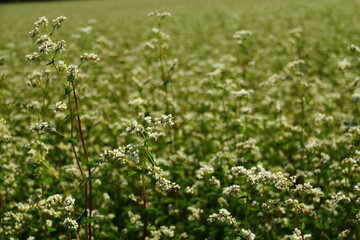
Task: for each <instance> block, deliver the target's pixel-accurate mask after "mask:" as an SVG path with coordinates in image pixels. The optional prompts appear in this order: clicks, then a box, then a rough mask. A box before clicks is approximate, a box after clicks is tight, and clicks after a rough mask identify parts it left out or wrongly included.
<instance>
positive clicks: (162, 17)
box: [148, 10, 171, 19]
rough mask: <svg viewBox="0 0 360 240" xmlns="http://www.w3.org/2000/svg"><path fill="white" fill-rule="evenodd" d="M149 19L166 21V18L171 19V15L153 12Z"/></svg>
mask: <svg viewBox="0 0 360 240" xmlns="http://www.w3.org/2000/svg"><path fill="white" fill-rule="evenodd" d="M148 16H149V17H153V18H155V19H164V18H165V17H171V14H170V13H168V12H162V13H161V12H159V11H157V10H155V11H152V12H150V13H149V14H148Z"/></svg>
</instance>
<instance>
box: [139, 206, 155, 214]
mask: <svg viewBox="0 0 360 240" xmlns="http://www.w3.org/2000/svg"><path fill="white" fill-rule="evenodd" d="M142 211H143V212H145V213H156V212H157V211H158V210H157V209H156V208H155V207H154V206H149V207H147V208H144V209H143V210H142Z"/></svg>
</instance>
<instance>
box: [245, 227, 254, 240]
mask: <svg viewBox="0 0 360 240" xmlns="http://www.w3.org/2000/svg"><path fill="white" fill-rule="evenodd" d="M241 233H242V234H244V237H245V239H246V240H254V239H255V236H256V235H255V234H254V233H252V232H251V230H250V229H248V230H245V229H241Z"/></svg>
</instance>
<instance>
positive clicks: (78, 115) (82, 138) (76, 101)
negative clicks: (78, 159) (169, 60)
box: [71, 82, 93, 240]
mask: <svg viewBox="0 0 360 240" xmlns="http://www.w3.org/2000/svg"><path fill="white" fill-rule="evenodd" d="M71 84H72V88H73V92H74V100H75V108H76V113H77V114H76V115H77V122H78V126H79V133H80V138H81V144H82V146H83V149H84V155H85V159H86V162H87V163H88V162H89V157H88V154H87V150H86V145H85V140H84V134H83V130H82V127H81V120H80V114H79V103H78V100H77V97H76V90H75V84H74V82H72V83H71ZM88 177H89V178H91V166H90V165H88ZM88 201H89V205H88V206H89V217H90V218H91V216H92V209H93V202H92V180H91V179H90V181H89V199H88ZM88 228H89V240H91V235H92V234H91V223H89V226H88Z"/></svg>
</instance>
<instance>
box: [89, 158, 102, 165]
mask: <svg viewBox="0 0 360 240" xmlns="http://www.w3.org/2000/svg"><path fill="white" fill-rule="evenodd" d="M99 163H100V160H98V159H97V160H92V161H89V162H87V163H85V165H88V166H94V165H97V164H99Z"/></svg>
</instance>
